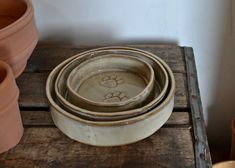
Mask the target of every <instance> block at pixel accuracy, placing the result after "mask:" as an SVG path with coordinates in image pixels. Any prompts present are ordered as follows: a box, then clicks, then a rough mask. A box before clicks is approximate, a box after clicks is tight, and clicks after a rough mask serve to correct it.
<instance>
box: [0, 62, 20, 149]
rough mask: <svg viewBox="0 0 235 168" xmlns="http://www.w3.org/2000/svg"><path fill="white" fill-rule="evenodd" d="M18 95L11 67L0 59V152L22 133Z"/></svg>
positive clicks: (10, 145)
mask: <svg viewBox="0 0 235 168" xmlns="http://www.w3.org/2000/svg"><path fill="white" fill-rule="evenodd" d="M18 97H19V89H18V87H17V85H16V82H15V77H14V75H13V72H12V70H11V67H10V66H9V65H7V64H6V63H4V62H3V61H0V100H1V101H0V153H2V152H5V151H7V150H9V149H10V148H12V147H14V146H15V145H16V144H18V142H19V141H20V139H21V137H22V135H23V125H22V121H21V116H20V110H19V106H18Z"/></svg>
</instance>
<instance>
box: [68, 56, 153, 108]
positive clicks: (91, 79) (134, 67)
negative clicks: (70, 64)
mask: <svg viewBox="0 0 235 168" xmlns="http://www.w3.org/2000/svg"><path fill="white" fill-rule="evenodd" d="M153 81H154V71H153V69H152V67H151V66H150V65H149V64H147V63H145V62H143V61H142V60H139V59H135V58H133V57H128V56H125V55H116V54H110V55H107V56H101V57H96V58H93V59H90V60H87V61H85V62H83V63H81V64H80V65H78V66H77V67H75V68H74V69H73V70H72V71H71V73H70V74H69V76H68V78H67V87H68V90H69V92H68V93H69V94H68V100H69V101H70V102H72V103H73V104H75V105H80V106H82V105H83V104H84V103H82V101H84V102H85V103H87V105H88V106H87V108H88V107H90V106H89V105H91V106H92V105H94V106H125V105H126V104H128V103H131V102H135V103H136V104H139V103H141V102H142V100H143V99H145V98H146V97H147V96H148V95H149V92H150V91H151V90H152V88H153V87H152V86H153ZM136 96H138V97H136ZM141 96H143V98H142V99H141ZM139 98H140V99H139ZM138 99H139V100H141V101H139V100H138ZM79 103H80V104H79ZM89 109H90V108H89Z"/></svg>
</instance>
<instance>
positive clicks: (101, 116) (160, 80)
mask: <svg viewBox="0 0 235 168" xmlns="http://www.w3.org/2000/svg"><path fill="white" fill-rule="evenodd" d="M140 51H142V50H137V49H132V50H131V49H130V48H128V49H127V48H118V47H117V48H109V49H102V48H99V49H94V50H90V51H87V52H85V53H81V54H79V55H77V56H75V57H77V58H75V59H74V60H73V61H70V62H69V63H68V64H66V65H65V66H64V67H63V68H62V70H61V71H60V72H59V75H58V77H57V79H56V82H55V93H56V96H57V98H58V100H59V102H60V103H61V104H62V106H63V107H65V108H66V109H67V110H68V111H70V112H72V113H75V114H78V115H79V116H82V117H85V118H87V119H90V120H103V121H107V120H116V119H125V118H129V117H131V116H137V115H140V114H142V113H145V112H146V111H148V110H149V109H151V108H153V107H154V106H156V105H157V104H158V103H159V102H160V101H161V100H162V98H163V97H164V95H165V94H166V89H167V86H168V83H169V81H168V75H167V72H166V70H165V69H164V68H163V66H162V65H161V64H160V62H159V61H158V60H157V59H154V58H153V57H150V56H149V55H144V53H142V52H140ZM112 53H115V54H126V55H128V56H133V57H137V58H141V59H143V60H145V61H146V62H148V63H149V64H150V65H151V66H152V67H153V69H154V74H155V83H156V84H155V88H154V90H153V92H152V93H151V97H150V98H149V99H147V100H146V101H145V103H144V104H143V105H142V106H141V107H139V108H134V109H130V110H125V111H115V112H109V113H107V112H103V111H96V109H93V110H87V109H84V108H81V107H79V106H75V105H73V104H72V103H70V102H69V101H67V99H66V95H67V87H65V86H66V84H65V83H66V81H67V78H68V75H69V73H70V72H71V71H72V70H73V69H74V68H75V67H77V65H78V64H79V63H81V62H83V61H85V60H88V59H91V58H93V57H98V56H100V55H101V56H103V55H105V54H112ZM159 90H160V91H159Z"/></svg>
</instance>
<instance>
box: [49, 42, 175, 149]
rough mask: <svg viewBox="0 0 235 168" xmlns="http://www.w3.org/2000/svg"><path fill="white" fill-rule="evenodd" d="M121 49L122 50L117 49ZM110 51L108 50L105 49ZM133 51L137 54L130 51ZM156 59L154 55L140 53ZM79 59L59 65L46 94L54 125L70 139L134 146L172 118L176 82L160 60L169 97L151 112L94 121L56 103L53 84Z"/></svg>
mask: <svg viewBox="0 0 235 168" xmlns="http://www.w3.org/2000/svg"><path fill="white" fill-rule="evenodd" d="M116 48H122V47H116ZM105 49H107V48H105ZM128 49H130V50H136V49H132V48H128ZM139 51H140V52H143V53H145V54H148V55H149V56H151V57H153V58H155V55H153V54H151V53H148V52H145V51H142V50H139ZM74 58H76V56H74V57H72V58H70V59H68V60H66V61H64V62H63V63H61V64H60V65H58V66H57V67H56V68H55V69H54V70H53V71H52V72H51V73H50V75H49V77H48V80H47V84H46V94H47V97H48V100H49V102H50V107H51V115H52V118H53V121H54V123H55V125H56V126H57V127H58V128H59V129H60V130H61V131H62V132H63V133H64V134H66V135H67V136H69V137H70V138H72V139H74V140H77V141H79V142H82V143H86V144H90V145H95V146H118V145H124V144H129V143H133V142H136V141H139V140H141V139H144V138H146V137H148V136H150V135H152V134H153V133H154V132H155V131H157V130H158V129H159V128H160V127H161V126H162V125H163V124H164V123H165V122H166V121H167V120H168V118H169V117H170V115H171V113H172V110H173V106H174V92H175V80H174V76H173V73H172V71H171V70H170V68H169V67H168V66H167V65H166V64H165V63H164V62H163V61H161V60H159V61H160V62H161V64H162V65H163V66H164V68H165V69H166V71H167V74H168V76H169V85H168V88H167V93H166V96H165V97H164V99H163V100H162V102H161V103H160V104H159V105H157V106H156V107H154V108H153V109H151V110H149V111H148V112H146V113H144V114H142V115H139V116H135V117H132V118H129V119H124V120H119V121H91V120H86V119H83V118H81V117H78V116H75V115H73V114H71V113H70V112H68V111H67V110H65V109H64V108H63V106H61V105H60V103H59V102H58V101H57V98H56V95H55V90H54V89H55V88H54V83H55V80H56V78H57V76H58V74H59V72H60V71H61V69H62V68H63V67H64V66H65V65H66V64H67V63H69V62H70V61H71V60H73V59H74Z"/></svg>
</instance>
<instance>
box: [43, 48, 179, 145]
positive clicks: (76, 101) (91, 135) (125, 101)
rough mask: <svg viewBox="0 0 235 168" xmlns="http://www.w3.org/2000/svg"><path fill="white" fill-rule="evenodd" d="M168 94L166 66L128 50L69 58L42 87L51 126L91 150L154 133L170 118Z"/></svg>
mask: <svg viewBox="0 0 235 168" xmlns="http://www.w3.org/2000/svg"><path fill="white" fill-rule="evenodd" d="M174 92H175V80H174V76H173V73H172V71H171V69H170V68H169V66H168V65H167V64H166V63H165V62H164V61H163V60H162V59H160V58H159V57H158V56H156V55H154V54H152V53H149V52H147V51H144V50H140V49H136V48H129V47H104V48H97V49H93V50H90V51H86V52H83V53H80V54H78V55H75V56H74V57H71V58H69V59H67V60H65V61H64V62H62V63H61V64H59V65H58V66H57V67H56V68H55V69H54V70H53V71H52V72H51V73H50V75H49V77H48V80H47V85H46V93H47V97H48V100H49V102H50V105H51V106H50V107H51V115H52V118H53V120H54V123H55V125H56V126H57V127H58V128H59V129H60V130H61V131H62V132H63V133H65V134H66V135H67V136H69V137H70V138H72V139H75V140H77V141H79V142H82V143H86V144H90V145H95V146H117V145H124V144H129V143H133V142H136V141H139V140H141V139H144V138H146V137H148V136H150V135H151V134H153V133H154V132H156V131H157V130H158V129H159V128H160V127H161V126H162V125H163V124H164V123H165V122H166V121H167V120H168V118H169V117H170V115H171V113H172V110H173V105H174Z"/></svg>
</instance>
